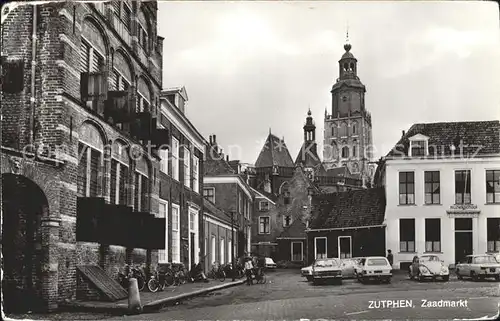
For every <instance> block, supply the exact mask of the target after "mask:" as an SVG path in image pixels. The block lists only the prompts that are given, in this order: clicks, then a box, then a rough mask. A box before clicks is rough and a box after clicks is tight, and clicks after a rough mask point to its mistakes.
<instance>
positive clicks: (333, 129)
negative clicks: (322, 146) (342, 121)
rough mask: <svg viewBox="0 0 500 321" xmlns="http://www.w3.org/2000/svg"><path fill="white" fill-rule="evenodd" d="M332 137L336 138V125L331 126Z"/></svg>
mask: <svg viewBox="0 0 500 321" xmlns="http://www.w3.org/2000/svg"><path fill="white" fill-rule="evenodd" d="M332 136H334V137H336V136H337V125H336V124H333V125H332Z"/></svg>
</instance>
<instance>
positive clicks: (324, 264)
mask: <svg viewBox="0 0 500 321" xmlns="http://www.w3.org/2000/svg"><path fill="white" fill-rule="evenodd" d="M337 265H338V263H337V261H336V260H321V261H316V263H314V266H318V267H331V266H337Z"/></svg>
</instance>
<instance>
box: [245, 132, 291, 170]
mask: <svg viewBox="0 0 500 321" xmlns="http://www.w3.org/2000/svg"><path fill="white" fill-rule="evenodd" d="M274 165H277V166H280V167H295V165H294V164H293V160H292V157H291V156H290V152H289V151H288V148H287V147H286V145H285V141H284V140H283V139H280V138H278V137H276V136H275V135H273V134H271V133H269V135H268V136H267V139H266V141H265V143H264V146H263V147H262V150H261V151H260V154H259V157H258V158H257V161H256V162H255V167H256V168H257V167H272V166H274Z"/></svg>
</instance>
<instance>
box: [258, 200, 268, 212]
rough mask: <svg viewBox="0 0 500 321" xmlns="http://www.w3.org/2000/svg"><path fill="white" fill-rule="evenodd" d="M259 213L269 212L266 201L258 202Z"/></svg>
mask: <svg viewBox="0 0 500 321" xmlns="http://www.w3.org/2000/svg"><path fill="white" fill-rule="evenodd" d="M259 211H269V202H268V201H260V202H259Z"/></svg>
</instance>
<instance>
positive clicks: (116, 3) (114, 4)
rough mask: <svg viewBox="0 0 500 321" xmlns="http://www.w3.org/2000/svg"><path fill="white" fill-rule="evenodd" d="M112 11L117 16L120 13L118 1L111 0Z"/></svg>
mask: <svg viewBox="0 0 500 321" xmlns="http://www.w3.org/2000/svg"><path fill="white" fill-rule="evenodd" d="M113 11H114V12H115V13H116V14H117V15H118V16H119V15H120V1H113Z"/></svg>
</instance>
